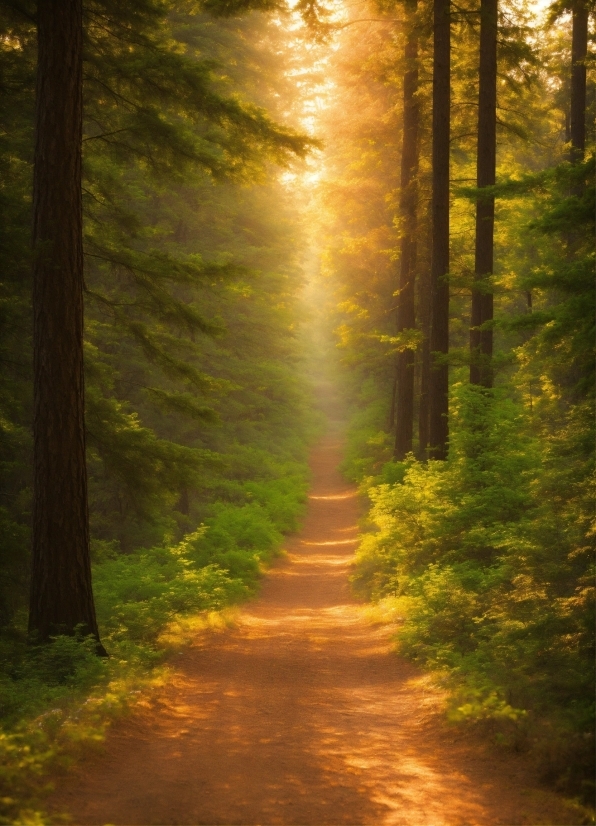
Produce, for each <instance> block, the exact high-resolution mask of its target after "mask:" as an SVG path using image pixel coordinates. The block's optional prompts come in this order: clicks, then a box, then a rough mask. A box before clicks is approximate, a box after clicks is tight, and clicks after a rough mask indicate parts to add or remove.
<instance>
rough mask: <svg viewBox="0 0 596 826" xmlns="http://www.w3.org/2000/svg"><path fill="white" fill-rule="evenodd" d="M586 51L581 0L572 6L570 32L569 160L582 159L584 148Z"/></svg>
mask: <svg viewBox="0 0 596 826" xmlns="http://www.w3.org/2000/svg"><path fill="white" fill-rule="evenodd" d="M587 53H588V9H587V6H585V5H584V4H583V3H582V2H581V0H580V2H576V3H575V5H574V7H573V18H572V34H571V114H570V120H571V124H570V138H571V150H570V160H571V162H572V163H576V162H577V161H581V160H583V157H584V150H585V148H586V56H587Z"/></svg>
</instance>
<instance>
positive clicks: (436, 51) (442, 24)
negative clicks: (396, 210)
mask: <svg viewBox="0 0 596 826" xmlns="http://www.w3.org/2000/svg"><path fill="white" fill-rule="evenodd" d="M433 29H434V44H433V58H434V60H433V115H432V127H433V149H432V179H433V182H432V187H433V192H432V260H431V291H432V311H431V339H430V349H431V356H432V362H433V363H432V366H431V381H430V387H429V407H430V415H429V445H430V447H429V455H430V457H431V458H434V459H446V458H447V440H448V437H449V423H448V412H449V398H448V394H449V368H448V366H447V364H446V363H445V359H444V358H441V357H444V356H446V355H447V354H448V352H449V280H448V279H449V138H450V105H451V89H450V80H451V24H450V3H449V0H434V23H433Z"/></svg>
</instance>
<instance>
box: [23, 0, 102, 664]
mask: <svg viewBox="0 0 596 826" xmlns="http://www.w3.org/2000/svg"><path fill="white" fill-rule="evenodd" d="M37 15H38V22H37V25H38V49H39V53H38V74H37V103H36V116H35V117H36V142H35V166H34V182H33V243H34V253H35V261H34V273H33V341H34V420H33V436H34V501H33V559H32V570H31V602H30V614H29V630H30V632H31V633H32V634H34V635H36V636H37V638H38V639H40V640H47V639H48V638H49V637H50V636H51V635H52V634H56V633H72V632H73V631H74V630H75V628H76V627H77V626H80V627H81V630H82V631H83V632H84V633H91V634H93V635H94V636H95V637H96V638H97V640H98V649H99V650H100V652H102V653H103V649H102V648H101V645H100V643H99V633H98V628H97V622H96V619H95V608H94V604H93V594H92V591H91V565H90V559H89V514H88V506H87V470H86V463H85V422H84V392H83V391H84V388H83V240H82V239H83V227H82V195H81V154H82V118H83V102H82V82H83V81H82V48H83V12H82V0H39V3H38V11H37Z"/></svg>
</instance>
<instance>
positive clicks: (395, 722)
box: [50, 429, 573, 826]
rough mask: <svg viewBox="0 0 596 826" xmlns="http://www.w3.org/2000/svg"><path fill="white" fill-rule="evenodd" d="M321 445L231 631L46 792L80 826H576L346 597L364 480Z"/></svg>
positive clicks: (191, 658)
mask: <svg viewBox="0 0 596 826" xmlns="http://www.w3.org/2000/svg"><path fill="white" fill-rule="evenodd" d="M341 448H342V442H341V434H340V432H339V430H337V429H335V430H332V431H331V432H330V433H329V434H328V435H327V436H326V437H325V438H324V439H323V440H322V442H321V444H320V445H319V446H318V448H317V449H316V450H315V451H314V453H313V457H312V463H311V466H312V471H313V485H312V490H311V492H310V498H309V508H308V513H307V516H306V520H305V523H304V527H303V530H302V531H301V533H300V534H299V535H298V536H296V537H293V538H290V540H289V541H288V542H287V545H286V549H287V552H288V554H287V557H284V558H283V559H280V560H278V561H277V563H276V564H275V565H274V566H273V568H272V569H271V570H270V572H269V573H268V575H267V576H266V577H265V579H264V583H263V588H262V592H261V595H260V596H259V598H258V600H256V601H255V602H253V603H251V604H249V605H248V606H247V607H245V609H244V610H243V611H242V613H241V614H240V619H239V621H238V624H237V626H236V627H234V628H232V629H228V630H226V631H224V632H220V633H217V634H216V633H207V634H203V635H201V637H200V638H199V639H198V641H197V642H196V643H195V644H194V645H193V646H192V647H191V648H190V649H188V650H187V651H186V652H185V653H184V654H183V655H182V656H181V657H179V658H178V663H177V669H176V675H175V678H174V680H173V682H171V683H170V684H169V685H168V686H167V687H166V688H165V689H164V690H163V692H162V693H161V694H160V696H159V698H156V699H155V700H152V701H151V702H150V703H149V704H148V707H147V708H144V709H143V708H141V709H140V710H138V711H137V712H135V714H134V715H133V716H132V717H131V718H130V719H128V720H124V721H120V722H119V723H117V724H115V725H114V726H113V728H112V730H111V731H110V733H109V734H108V737H107V740H106V743H105V750H104V751H103V752H102V753H101V754H95V755H92V756H90V757H88V758H87V759H86V760H85V761H84V762H82V763H81V764H79V765H78V766H77V767H76V768H75V769H74V770H73V771H72V772H71V773H70V774H69V775H68V777H67V778H65V779H64V780H63V782H62V783H61V788H59V789H58V791H57V792H56V793H55V794H54V795H53V797H52V800H51V801H50V802H51V805H52V809H53V811H55V812H63V811H68V812H70V815H71V817H72V821H73V822H74V823H76V824H107V823H109V824H244V826H249V824H263V825H264V826H266V824H296V825H300V826H322V824H375V825H378V826H380V825H381V824H383V825H384V826H398V824H399V826H402V824H403V826H414V824H416V826H464V824H467V826H476V824H478V825H479V824H522V823H526V824H538V823H567V824H570V823H573V819H572V818H571V816H570V814H569V811H568V810H567V809H566V807H565V804H564V803H563V801H561V800H559V798H557V797H556V796H555V795H552V794H550V793H549V792H547V791H544V790H538V789H537V788H536V787H535V786H533V785H532V780H531V774H530V772H529V770H528V768H527V767H526V766H525V764H524V762H523V759H522V758H520V757H517V756H512V755H509V754H495V751H494V750H493V749H491V748H490V747H489V746H485V745H482V744H481V743H480V742H477V741H476V740H474V739H473V738H470V736H469V735H467V734H463V733H462V732H461V731H459V732H458V731H455V730H453V729H452V728H450V727H449V726H447V725H446V724H445V723H444V721H443V718H442V716H441V711H440V702H439V699H438V697H437V694H436V692H433V691H431V690H429V689H428V685H427V687H426V689H425V681H424V679H423V678H422V677H421V676H420V674H419V673H418V672H417V671H416V670H415V669H414V668H413V667H412V666H411V665H409V664H408V663H406V662H405V661H403V660H400V659H399V658H397V657H396V656H395V655H394V654H393V653H392V646H391V628H388V627H387V626H371V625H370V624H369V623H367V622H366V620H365V618H364V617H363V614H362V606H360V605H359V604H358V603H357V602H355V601H354V599H353V597H352V596H351V594H350V589H349V584H348V573H349V565H350V560H351V556H352V554H353V551H354V549H355V546H356V541H357V540H356V534H357V517H358V501H357V498H356V491H355V489H354V488H353V487H352V486H349V485H348V484H347V483H346V482H345V480H343V479H342V477H341V475H340V474H339V472H338V470H337V466H338V463H339V461H340V458H341Z"/></svg>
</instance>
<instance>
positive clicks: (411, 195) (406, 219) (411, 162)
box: [394, 0, 420, 460]
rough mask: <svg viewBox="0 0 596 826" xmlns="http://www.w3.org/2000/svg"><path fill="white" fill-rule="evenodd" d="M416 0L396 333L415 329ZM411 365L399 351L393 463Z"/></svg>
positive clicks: (410, 14)
mask: <svg viewBox="0 0 596 826" xmlns="http://www.w3.org/2000/svg"><path fill="white" fill-rule="evenodd" d="M416 7H417V0H407V3H406V21H407V25H408V34H407V38H406V45H405V55H404V57H405V64H406V71H405V73H404V90H403V101H404V116H403V117H404V120H403V145H402V155H401V189H400V213H401V218H402V221H403V226H402V237H401V257H400V272H399V296H398V304H397V331H398V333H401V332H403V331H404V330H410V329H413V328H414V327H415V325H416V309H415V291H414V288H415V278H416V258H417V252H418V248H417V230H418V221H417V217H418V209H417V208H418V132H419V125H420V106H419V103H418V35H417V32H416V19H415V15H416ZM414 362H415V354H414V351H413V350H409V349H408V350H403V351H402V352H400V353H398V356H397V407H396V428H395V450H394V456H395V458H396V459H398V460H401V459H404V458H405V456H406V455H407V454H408V453H410V452H411V450H412V436H413V431H414Z"/></svg>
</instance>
